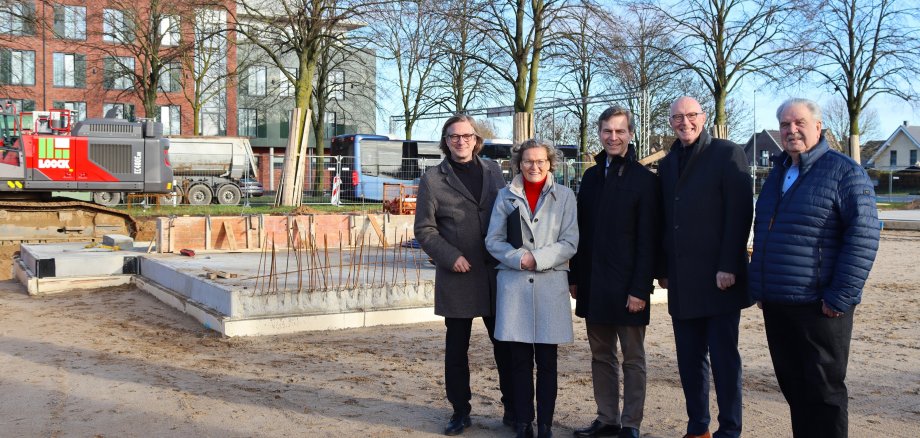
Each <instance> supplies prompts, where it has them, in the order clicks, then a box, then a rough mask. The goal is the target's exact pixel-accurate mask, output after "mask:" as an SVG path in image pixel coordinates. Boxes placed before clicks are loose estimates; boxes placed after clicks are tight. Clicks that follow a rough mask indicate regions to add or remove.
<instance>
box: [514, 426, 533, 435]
mask: <svg viewBox="0 0 920 438" xmlns="http://www.w3.org/2000/svg"><path fill="white" fill-rule="evenodd" d="M514 431H515V432H516V433H517V435H515V436H514V437H515V438H533V424H531V423H515V424H514Z"/></svg>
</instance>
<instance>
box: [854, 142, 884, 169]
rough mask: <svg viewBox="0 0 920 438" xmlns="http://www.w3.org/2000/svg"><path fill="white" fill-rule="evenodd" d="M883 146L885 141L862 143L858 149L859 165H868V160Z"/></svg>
mask: <svg viewBox="0 0 920 438" xmlns="http://www.w3.org/2000/svg"><path fill="white" fill-rule="evenodd" d="M883 144H885V140H870V141H867V142H865V143H863V145H862V146H860V147H859V149H860V154H859V156H860V158H862V160H861V161H862V163H860V164H862V165H863V166H865V165H867V164H869V160H871V159H872V158H873V157H874V156H875V153H876V152H878V150H879V148H881V147H882V145H883Z"/></svg>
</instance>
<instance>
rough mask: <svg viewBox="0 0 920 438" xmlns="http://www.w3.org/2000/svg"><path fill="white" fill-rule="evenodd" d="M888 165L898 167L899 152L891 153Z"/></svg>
mask: <svg viewBox="0 0 920 438" xmlns="http://www.w3.org/2000/svg"><path fill="white" fill-rule="evenodd" d="M888 165H889V166H891V167H897V166H898V151H891V156H890V157H889V158H888Z"/></svg>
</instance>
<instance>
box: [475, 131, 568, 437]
mask: <svg viewBox="0 0 920 438" xmlns="http://www.w3.org/2000/svg"><path fill="white" fill-rule="evenodd" d="M558 157H559V154H558V153H557V152H556V148H555V147H553V146H552V145H551V144H549V143H546V142H542V141H540V140H528V141H525V142H524V143H523V144H521V145H520V146H519V147H518V148H516V149H515V151H514V154H513V156H512V168H514V169H516V170H519V171H520V174H518V175H516V176H515V177H514V179H513V180H512V182H511V185H510V186H508V187H506V188H504V189H502V190H501V191H499V193H498V197H497V198H496V200H495V206H494V207H493V208H492V217H491V219H490V220H489V232H488V235H487V236H486V248H487V249H488V250H489V253H490V254H492V256H493V257H495V258H496V259H497V260H498V261H499V265H498V270H499V271H498V286H497V293H498V294H497V297H496V321H495V337H496V339H499V340H502V341H509V344H510V345H511V362H512V370H513V371H512V374H513V378H512V385H513V387H514V400H515V403H514V406H515V417H516V420H517V424H516V429H517V432H518V436H520V437H532V436H533V426H532V425H531V422H532V421H533V419H534V406H533V399H534V382H533V378H532V376H533V368H534V361H536V364H537V388H536V397H537V426H538V429H539V436H540V437H547V436H552V431H551V425H552V421H553V419H552V418H553V411H554V410H555V402H556V346H557V344H564V343H570V342H572V341H573V338H574V337H573V334H572V307H571V302H570V301H569V292H568V261H569V259H570V258H571V257H572V256H573V255H574V254H575V251H576V249H577V248H578V222H577V214H576V207H575V194H574V193H572V190H571V189H569V188H568V187H565V186H562V185H558V184H555V182H554V181H553V175H552V170H553V169H555V167H556V164H557V161H558V159H559V158H558Z"/></svg>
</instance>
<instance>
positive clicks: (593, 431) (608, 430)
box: [574, 420, 620, 438]
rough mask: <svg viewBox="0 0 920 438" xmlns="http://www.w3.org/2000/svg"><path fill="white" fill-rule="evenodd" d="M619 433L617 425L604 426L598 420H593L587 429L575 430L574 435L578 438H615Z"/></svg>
mask: <svg viewBox="0 0 920 438" xmlns="http://www.w3.org/2000/svg"><path fill="white" fill-rule="evenodd" d="M619 433H620V425H619V424H604V423H601V421H600V420H594V421H593V422H592V423H591V425H590V426H588V427H584V428H581V429H575V433H574V435H575V436H577V437H579V438H592V437H596V436H617V435H618V434H619Z"/></svg>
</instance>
